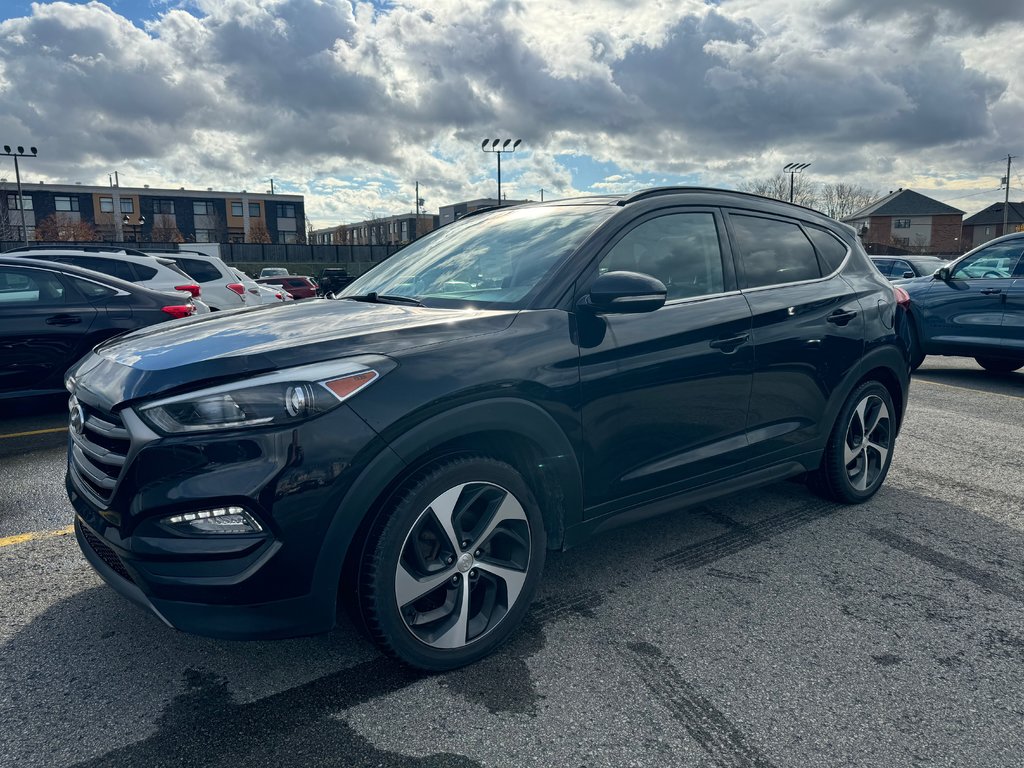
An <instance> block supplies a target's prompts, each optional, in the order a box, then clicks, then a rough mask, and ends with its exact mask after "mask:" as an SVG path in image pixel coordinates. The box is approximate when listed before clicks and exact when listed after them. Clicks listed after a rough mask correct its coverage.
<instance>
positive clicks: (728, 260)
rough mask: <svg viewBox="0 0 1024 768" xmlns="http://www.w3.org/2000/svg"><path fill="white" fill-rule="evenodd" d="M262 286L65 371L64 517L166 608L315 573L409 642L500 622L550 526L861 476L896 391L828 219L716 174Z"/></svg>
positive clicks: (404, 644) (904, 357)
mask: <svg viewBox="0 0 1024 768" xmlns="http://www.w3.org/2000/svg"><path fill="white" fill-rule="evenodd" d="M410 276H413V277H414V278H415V279H411V278H410ZM397 286H410V287H409V290H410V291H412V290H413V286H415V292H414V293H413V292H409V293H404V294H403V293H399V292H398V289H397ZM453 286H455V287H453ZM403 290H405V288H403ZM275 313H276V316H275V322H274V323H267V322H266V315H265V313H260V312H255V313H235V314H232V315H230V316H215V315H214V316H210V317H208V318H204V319H201V320H199V321H196V322H195V323H193V324H191V325H189V326H187V327H169V328H166V329H152V330H143V331H139V332H136V333H133V334H129V335H127V336H125V337H122V338H121V339H118V340H115V341H113V342H111V343H108V344H104V345H102V346H100V347H99V348H97V349H96V350H95V351H94V352H93V353H92V354H91V355H90V356H89V357H88V358H87V359H86V360H84V361H83V362H82V363H81V364H80V365H79V366H78V367H77V368H76V370H74V371H72V372H71V374H70V376H69V379H68V386H69V390H70V392H71V394H72V401H71V402H72V409H73V412H74V413H81V414H83V416H82V418H83V419H84V423H85V424H86V428H85V430H84V432H82V433H81V435H84V437H82V439H83V440H88V439H89V428H88V424H89V423H90V420H93V419H98V420H102V421H103V422H106V423H110V424H115V425H116V428H117V429H118V430H119V432H118V434H119V437H118V439H117V440H116V441H113V442H110V443H108V444H107V450H109V451H110V454H111V455H110V458H109V460H108V461H106V462H104V463H103V474H102V477H101V478H100V479H102V480H103V484H102V485H97V484H96V483H95V482H94V480H93V478H92V477H91V476H90V471H91V470H90V468H89V467H88V466H86V465H84V464H83V462H82V459H81V457H80V455H79V454H78V453H75V452H74V451H73V452H72V455H71V457H70V465H69V472H68V493H69V498H70V499H71V502H72V504H73V505H74V508H75V512H76V515H75V530H76V535H77V537H78V542H79V545H80V547H81V549H82V551H83V553H84V555H85V557H86V558H87V559H88V561H89V562H90V563H91V564H92V566H93V568H95V569H96V571H97V572H99V574H100V575H101V576H102V577H103V578H104V579H105V580H106V581H107V582H108V583H109V584H110V585H111V586H113V587H114V588H115V589H117V590H118V591H119V592H120V593H121V594H123V595H125V596H126V597H128V598H129V599H131V600H134V601H135V602H136V603H138V604H140V605H142V606H144V607H145V608H147V609H148V610H151V611H153V612H154V613H156V614H157V615H159V616H160V617H161V618H162V619H163V620H164V621H165V622H166V623H168V624H170V625H172V626H174V627H177V628H179V629H183V630H186V631H190V632H197V633H201V634H208V635H213V636H218V637H234V638H241V637H247V638H249V637H282V636H288V635H299V634H309V633H313V632H320V631H326V630H328V629H330V628H331V627H332V626H333V624H334V622H335V612H336V608H337V606H338V602H339V598H341V599H343V600H344V601H347V602H350V604H352V605H353V606H354V607H355V608H356V610H358V612H359V613H360V614H361V616H362V619H363V623H364V624H365V626H366V627H367V629H368V631H369V634H370V636H371V637H372V638H373V640H374V641H375V642H376V643H377V644H378V646H379V647H380V648H381V649H382V650H384V651H385V652H387V653H389V654H392V655H394V656H396V657H398V658H400V659H402V660H403V661H405V662H407V663H408V664H411V665H413V666H416V667H420V668H423V669H429V670H443V669H451V668H453V667H457V666H460V665H463V664H467V663H470V662H472V661H475V660H477V659H479V658H481V657H483V656H484V655H486V654H488V653H490V652H491V651H492V650H493V649H494V648H495V647H496V646H497V645H498V644H499V643H501V642H502V641H503V640H504V639H505V638H507V637H508V636H509V634H510V633H511V632H513V631H514V629H515V628H516V626H517V625H518V624H519V623H520V622H521V621H522V619H523V617H524V615H525V614H526V612H527V611H528V609H529V605H530V602H531V598H532V596H533V593H534V590H535V588H536V586H537V583H538V581H539V579H540V577H541V571H542V569H543V566H544V558H545V552H546V551H547V550H548V549H561V548H565V547H570V546H572V545H574V544H576V543H578V542H580V541H582V540H583V539H584V538H586V537H587V536H588V535H590V534H592V533H595V532H597V531H603V530H606V529H608V528H610V527H612V526H614V525H618V524H622V523H624V522H627V521H629V520H637V519H642V518H644V517H646V516H648V515H651V514H655V513H660V512H668V511H674V510H678V509H679V508H680V507H683V506H685V505H687V504H692V503H695V502H700V501H705V500H707V499H709V498H712V497H714V496H718V495H720V494H726V493H730V492H734V491H737V490H740V489H745V488H751V487H754V486H757V485H760V484H763V483H768V482H774V481H779V480H783V479H785V478H792V477H799V476H804V475H806V476H807V477H808V478H809V482H810V484H811V486H812V487H813V488H814V489H815V490H816V491H817V492H818V493H820V494H821V495H823V496H824V497H826V498H828V499H833V500H836V501H840V502H847V503H851V502H862V501H865V500H867V499H869V498H871V496H872V495H873V494H874V493H875V492H876V491H877V490H878V488H879V486H880V485H881V484H882V482H883V480H884V478H885V476H886V473H887V472H888V469H889V464H890V461H891V459H892V454H893V450H894V448H895V440H896V436H897V433H898V431H899V428H900V423H901V421H902V418H903V414H904V410H905V407H906V402H907V386H908V378H909V362H908V350H907V348H906V344H905V343H904V342H903V341H902V338H903V335H902V334H903V333H904V332H905V329H904V328H901V327H900V326H901V323H902V322H904V317H905V313H904V312H902V311H901V310H900V309H899V306H898V301H897V296H896V292H895V290H894V288H893V286H891V285H890V284H889V283H888V282H887V281H886V280H885V279H884V278H883V277H882V276H881V275H879V274H878V270H876V269H875V268H874V267H873V266H872V265H871V262H870V261H869V259H868V257H867V255H866V254H865V253H864V251H863V250H862V248H861V246H860V245H859V243H858V241H857V237H856V235H855V233H854V230H853V229H852V228H850V227H848V226H846V225H843V224H839V223H838V222H835V221H833V220H831V219H829V218H827V217H825V216H823V215H822V214H819V213H817V212H815V211H812V210H810V209H807V208H802V207H799V206H795V205H790V204H788V203H782V202H779V201H775V200H768V199H766V198H761V197H757V196H754V195H747V194H743V193H738V192H726V191H714V190H702V189H687V188H675V189H655V190H648V191H645V192H641V193H637V194H633V195H629V196H624V197H595V198H583V199H576V200H567V201H556V202H550V201H549V202H546V203H539V204H529V205H519V206H515V207H509V208H496V209H492V210H489V211H486V212H476V213H471V214H469V215H467V216H465V217H463V218H462V219H460V220H459V221H457V222H455V223H453V224H450V225H448V226H446V227H444V228H443V229H440V230H437V231H436V232H433V233H431V234H428V235H426V236H425V237H423V238H420V239H419V240H417V241H416V242H414V243H412V244H410V245H408V246H407V247H406V248H404V249H403V250H402V251H400V252H398V253H397V254H395V255H394V256H392V257H391V258H390V259H388V260H387V261H386V262H383V263H381V264H380V265H378V266H377V267H376V268H374V269H373V270H372V271H370V272H369V273H367V274H365V275H363V276H361V277H360V278H359V279H357V280H356V281H355V282H353V283H352V284H351V285H350V286H348V288H346V289H345V291H344V293H343V295H342V296H341V297H339V298H338V299H336V300H329V301H314V302H296V303H294V304H290V305H287V306H284V307H280V308H278V309H276V310H275ZM81 435H80V436H81ZM611 549H614V547H613V546H612V547H611ZM612 556H613V555H612Z"/></svg>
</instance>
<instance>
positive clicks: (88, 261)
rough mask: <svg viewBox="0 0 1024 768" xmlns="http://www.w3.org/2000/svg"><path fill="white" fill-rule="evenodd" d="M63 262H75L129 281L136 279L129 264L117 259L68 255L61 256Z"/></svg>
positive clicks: (77, 264) (76, 264) (94, 270)
mask: <svg viewBox="0 0 1024 768" xmlns="http://www.w3.org/2000/svg"><path fill="white" fill-rule="evenodd" d="M61 262H63V263H65V264H74V265H75V266H76V267H81V268H82V269H91V270H92V271H93V272H101V273H103V274H104V275H110V276H111V277H119V278H120V279H122V280H128V281H129V282H131V281H132V280H134V279H135V278H134V275H132V271H131V268H130V267H129V266H128V264H126V263H125V262H123V261H118V260H117V259H101V258H99V257H97V256H67V257H63V258H61Z"/></svg>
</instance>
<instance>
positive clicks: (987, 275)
mask: <svg viewBox="0 0 1024 768" xmlns="http://www.w3.org/2000/svg"><path fill="white" fill-rule="evenodd" d="M982 277H1002V275H1001V274H999V273H998V272H991V271H989V272H986V273H985V274H983V275H982Z"/></svg>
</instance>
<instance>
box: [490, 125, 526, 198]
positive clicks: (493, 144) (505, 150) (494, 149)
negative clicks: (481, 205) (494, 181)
mask: <svg viewBox="0 0 1024 768" xmlns="http://www.w3.org/2000/svg"><path fill="white" fill-rule="evenodd" d="M522 143H523V140H522V139H516V140H515V142H514V143H513V141H512V139H505V140H504V141H502V139H484V140H483V142H481V144H480V149H482V150H483V151H484V152H491V153H493V154H495V155H496V156H497V157H498V205H499V206H500V205H501V156H502V155H511V154H512V153H513V152H515V151H516V148H517V147H518V146H519V145H520V144H522ZM499 144H501V148H500V149H499V148H498V145H499ZM509 144H512V148H511V149H509V146H508V145H509ZM488 145H490V146H488Z"/></svg>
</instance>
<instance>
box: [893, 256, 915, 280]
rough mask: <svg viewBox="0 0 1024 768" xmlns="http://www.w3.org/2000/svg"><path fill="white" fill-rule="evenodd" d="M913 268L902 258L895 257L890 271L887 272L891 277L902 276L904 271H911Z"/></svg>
mask: <svg viewBox="0 0 1024 768" xmlns="http://www.w3.org/2000/svg"><path fill="white" fill-rule="evenodd" d="M913 271H914V268H913V267H912V266H910V264H908V263H907V262H905V261H903V260H902V259H896V260H894V261H893V263H892V271H891V272H890V273H889V274H890V275H891V276H892V277H903V275H904V273H906V272H913Z"/></svg>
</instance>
